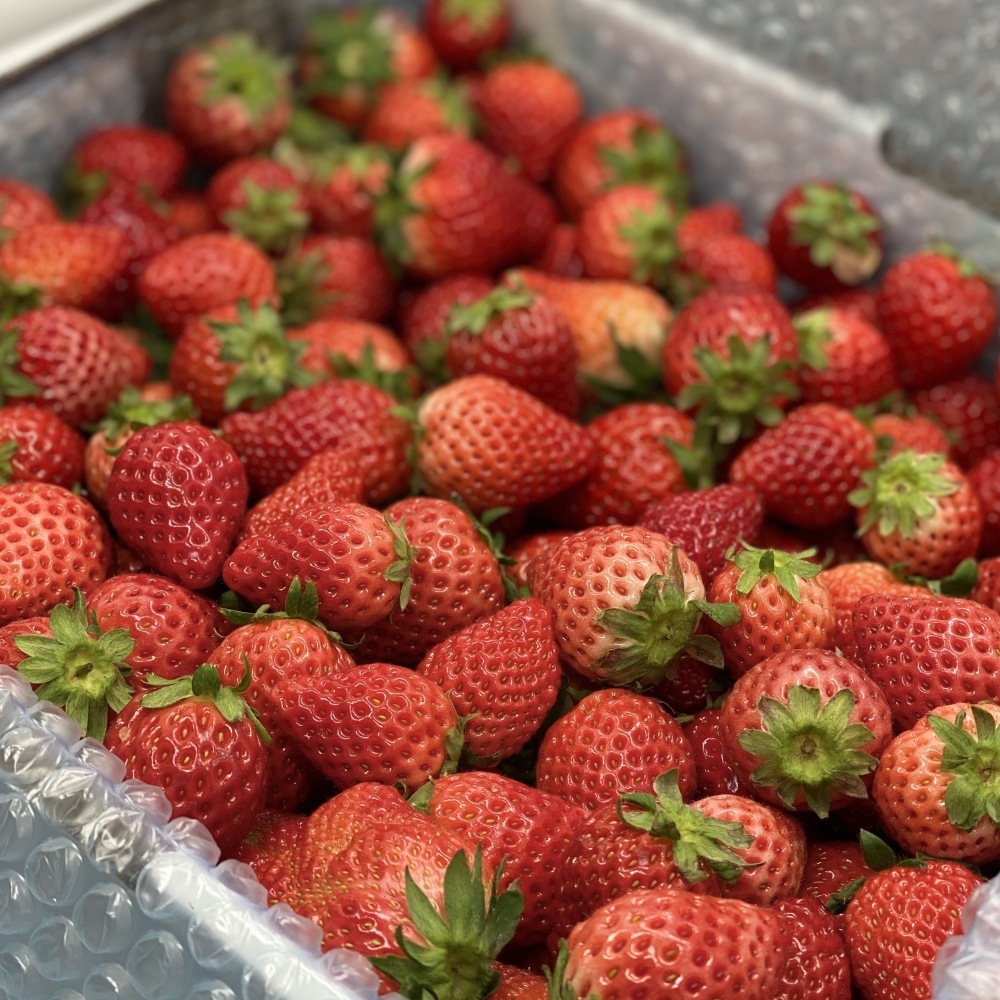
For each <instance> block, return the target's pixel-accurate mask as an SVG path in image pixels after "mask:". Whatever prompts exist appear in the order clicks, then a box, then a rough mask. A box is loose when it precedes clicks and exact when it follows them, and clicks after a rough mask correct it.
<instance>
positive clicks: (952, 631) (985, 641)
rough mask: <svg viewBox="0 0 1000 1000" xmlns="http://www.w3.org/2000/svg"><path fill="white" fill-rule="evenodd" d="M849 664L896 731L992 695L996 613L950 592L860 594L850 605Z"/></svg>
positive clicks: (999, 617) (999, 644)
mask: <svg viewBox="0 0 1000 1000" xmlns="http://www.w3.org/2000/svg"><path fill="white" fill-rule="evenodd" d="M853 623H854V641H855V645H856V649H857V661H858V663H860V664H861V666H862V667H864V668H865V670H866V671H867V672H868V673H869V674H870V675H871V676H872V677H873V678H874V679H875V681H876V683H878V684H879V685H880V686H881V688H882V690H883V691H884V692H885V694H886V697H887V698H888V699H889V705H890V706H891V707H892V715H893V721H894V723H895V726H896V729H897V730H900V731H901V730H904V729H910V728H911V727H913V726H914V725H915V724H916V723H917V721H918V720H919V719H921V718H922V717H923V716H925V715H926V714H927V713H928V712H929V711H931V709H933V708H937V707H938V706H940V705H950V704H953V703H955V702H959V701H962V702H978V701H995V700H997V699H998V698H1000V614H997V612H996V611H993V610H992V609H991V608H988V607H986V606H985V605H983V604H980V603H978V602H977V601H967V600H963V599H961V598H957V597H939V596H936V595H932V594H928V595H927V596H926V597H903V596H899V595H896V594H878V593H875V594H868V595H867V596H865V597H862V598H861V599H860V600H859V601H858V602H857V604H856V605H855V606H854V612H853Z"/></svg>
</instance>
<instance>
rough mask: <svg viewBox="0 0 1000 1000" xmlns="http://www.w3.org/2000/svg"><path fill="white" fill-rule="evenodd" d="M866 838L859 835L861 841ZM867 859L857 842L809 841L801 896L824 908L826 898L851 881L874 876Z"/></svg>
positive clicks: (873, 869)
mask: <svg viewBox="0 0 1000 1000" xmlns="http://www.w3.org/2000/svg"><path fill="white" fill-rule="evenodd" d="M866 836H870V835H866V834H864V833H863V834H862V835H861V841H862V842H864V841H865V839H866ZM890 854H891V852H890ZM868 858H869V855H868V852H867V851H866V850H865V848H864V847H863V846H862V843H859V842H858V841H857V840H810V841H809V849H808V851H807V852H806V871H805V875H804V876H803V879H802V885H801V886H800V888H799V891H800V892H801V893H802V895H803V896H805V895H809V896H814V897H815V898H816V899H818V900H819V901H820V902H821V903H822V904H823V905H824V906H826V905H827V903H828V902H829V901H830V897H832V896H834V895H835V894H837V893H839V892H840V891H841V890H842V889H844V888H845V887H847V886H849V885H850V884H851V883H852V882H857V881H858V880H861V879H866V878H868V876H869V875H872V874H874V873H875V871H876V869H875V868H873V867H872V865H871V864H869V860H868ZM890 864H891V862H890Z"/></svg>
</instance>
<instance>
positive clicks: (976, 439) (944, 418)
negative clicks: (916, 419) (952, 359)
mask: <svg viewBox="0 0 1000 1000" xmlns="http://www.w3.org/2000/svg"><path fill="white" fill-rule="evenodd" d="M994 381H995V379H994V380H991V379H989V378H987V377H986V376H985V375H983V374H982V373H981V372H964V373H962V374H960V375H957V376H955V377H954V378H950V379H946V380H944V381H939V382H938V383H937V384H936V385H932V386H930V387H929V388H926V389H918V390H917V391H916V392H915V393H913V402H914V403H915V404H916V407H917V409H918V410H919V412H920V413H922V414H924V416H927V417H930V418H931V419H932V420H934V421H936V422H937V423H939V424H940V425H941V426H942V427H943V428H944V431H945V433H946V434H947V435H948V439H949V441H950V443H951V448H950V451H951V454H952V456H953V457H954V460H955V461H956V462H957V463H958V464H959V465H961V466H962V468H965V469H967V468H969V467H970V466H971V465H974V464H975V463H976V462H978V461H979V460H980V459H981V458H983V457H984V456H985V455H986V454H988V453H989V452H990V451H992V450H993V449H994V448H996V446H997V440H998V439H1000V399H998V395H997V392H996V388H995V385H994Z"/></svg>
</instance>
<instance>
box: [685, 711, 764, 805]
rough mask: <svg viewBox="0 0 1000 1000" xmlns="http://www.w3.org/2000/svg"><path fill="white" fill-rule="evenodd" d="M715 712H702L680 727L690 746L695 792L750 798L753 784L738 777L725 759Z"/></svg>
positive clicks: (718, 718) (731, 764) (730, 763)
mask: <svg viewBox="0 0 1000 1000" xmlns="http://www.w3.org/2000/svg"><path fill="white" fill-rule="evenodd" d="M721 714H722V710H721V709H719V708H703V709H701V710H700V711H697V712H695V713H694V716H693V717H692V718H691V720H690V721H689V722H686V723H685V724H684V726H683V729H684V735H685V736H686V737H687V738H688V741H689V742H690V744H691V753H692V756H693V758H694V766H695V771H696V772H697V776H698V791H699V792H700V793H701V794H702V795H744V796H746V797H748V798H749V797H750V796H751V795H753V782H752V781H749V780H747V779H746V778H743V777H741V775H740V773H739V772H738V771H737V770H736V769H735V768H734V767H733V763H732V761H731V760H729V758H728V757H727V756H726V750H725V744H724V743H723V741H722V730H721V727H720V716H721Z"/></svg>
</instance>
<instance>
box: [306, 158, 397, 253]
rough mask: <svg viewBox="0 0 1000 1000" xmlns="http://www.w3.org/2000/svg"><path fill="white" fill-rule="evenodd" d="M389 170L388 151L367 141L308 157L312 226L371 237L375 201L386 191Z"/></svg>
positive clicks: (389, 159) (390, 170)
mask: <svg viewBox="0 0 1000 1000" xmlns="http://www.w3.org/2000/svg"><path fill="white" fill-rule="evenodd" d="M392 169H393V168H392V160H391V158H390V156H389V151H388V150H386V149H383V147H381V146H373V145H371V144H370V143H365V144H359V145H356V146H352V145H346V146H339V147H334V148H333V149H324V150H322V151H321V152H320V153H318V154H317V155H316V156H315V157H313V158H312V159H310V161H309V168H308V171H307V174H306V178H305V184H306V194H307V196H308V198H309V211H310V212H311V213H312V221H313V227H314V228H315V229H316V230H317V231H318V232H321V233H334V234H337V235H340V236H356V237H358V238H363V239H370V238H371V237H372V235H373V234H374V231H375V201H376V199H377V198H378V197H380V196H381V195H382V194H384V193H385V190H386V187H387V186H388V183H389V177H390V176H391V174H392Z"/></svg>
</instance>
